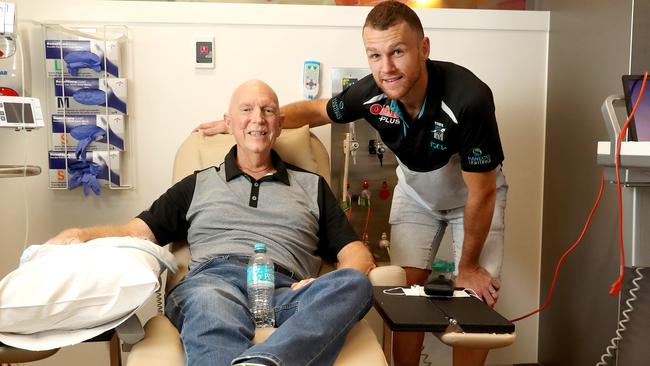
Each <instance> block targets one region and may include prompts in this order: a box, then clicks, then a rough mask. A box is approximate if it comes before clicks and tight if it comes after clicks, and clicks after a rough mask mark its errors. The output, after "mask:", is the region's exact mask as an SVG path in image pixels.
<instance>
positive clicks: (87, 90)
mask: <svg viewBox="0 0 650 366" xmlns="http://www.w3.org/2000/svg"><path fill="white" fill-rule="evenodd" d="M52 82H53V83H54V96H55V102H56V106H55V108H54V109H53V110H54V111H55V113H57V114H63V113H64V112H65V114H109V115H110V114H127V99H126V97H127V89H126V86H127V83H126V79H120V78H116V79H93V78H85V79H66V78H54V79H52Z"/></svg>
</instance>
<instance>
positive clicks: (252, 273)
mask: <svg viewBox="0 0 650 366" xmlns="http://www.w3.org/2000/svg"><path fill="white" fill-rule="evenodd" d="M246 281H247V282H248V284H265V285H270V286H273V285H274V283H275V273H274V271H273V266H249V267H248V270H247V272H246Z"/></svg>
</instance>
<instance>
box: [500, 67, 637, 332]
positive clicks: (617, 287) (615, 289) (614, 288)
mask: <svg viewBox="0 0 650 366" xmlns="http://www.w3.org/2000/svg"><path fill="white" fill-rule="evenodd" d="M647 79H648V72H647V71H646V72H645V73H644V74H643V83H642V84H641V90H640V91H639V96H638V97H637V99H636V102H635V103H634V108H632V112H630V115H629V116H628V118H627V121H626V122H625V124H624V125H623V127H622V128H621V132H620V134H619V136H618V140H617V143H616V154H615V166H616V187H617V199H618V234H619V249H620V252H621V269H620V272H619V276H618V278H617V279H616V280H615V281H614V283H612V285H611V287H610V290H609V294H610V295H612V296H615V295H618V293H619V292H620V291H621V285H622V283H623V273H624V271H625V248H624V246H623V199H622V192H621V179H620V171H619V166H620V152H621V143H622V141H623V137H624V136H625V132H626V131H627V128H628V126H629V124H630V121H631V120H632V117H634V114H635V113H636V110H637V107H638V106H639V102H640V101H641V96H642V95H643V92H644V90H645V85H646V81H647ZM604 185H605V177H604V176H603V174H602V172H601V175H600V191H599V192H598V197H597V198H596V203H595V204H594V206H593V207H592V209H591V212H590V213H589V217H588V218H587V222H586V223H585V226H584V228H583V229H582V233H581V234H580V237H579V238H578V240H576V242H575V243H573V245H572V246H571V247H570V248H569V249H568V250H567V251H566V252H564V254H563V255H562V257H560V260H559V261H558V263H557V266H556V267H555V274H554V276H553V281H552V282H551V288H550V289H549V292H548V296H547V297H546V302H545V303H544V305H543V306H541V307H540V308H538V309H537V310H535V311H533V312H531V313H529V314H526V315H524V316H520V317H518V318H515V319H512V320H510V321H511V322H513V323H514V322H517V321H519V320H523V319H526V318H528V317H530V316H532V315H534V314H537V313H539V312H541V311H543V310H544V309H546V307H547V306H548V305H549V304H550V302H551V298H552V297H553V290H554V289H555V284H556V282H557V278H558V275H559V272H560V267H561V266H562V263H563V262H564V259H565V258H566V256H567V255H568V254H569V253H571V252H572V251H573V250H574V249H575V248H576V247H577V246H578V245H579V244H580V242H581V241H582V238H583V237H584V235H585V233H586V231H587V228H588V227H589V224H590V223H591V219H592V217H593V215H594V213H595V212H596V208H597V207H598V204H599V203H600V199H601V197H602V195H603V189H604Z"/></svg>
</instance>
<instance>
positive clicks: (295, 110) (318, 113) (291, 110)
mask: <svg viewBox="0 0 650 366" xmlns="http://www.w3.org/2000/svg"><path fill="white" fill-rule="evenodd" d="M328 101H329V99H315V100H303V101H300V102H295V103H291V104H287V105H285V106H284V107H282V108H280V113H281V114H282V115H283V116H284V124H283V126H282V127H283V128H297V127H302V126H304V125H306V124H308V125H309V126H310V127H317V126H322V125H324V124H327V123H330V122H332V121H331V120H330V118H329V116H328V115H327V102H328ZM194 130H195V131H201V132H203V134H205V135H208V136H211V135H216V134H219V133H230V131H229V130H228V127H226V123H225V122H224V121H212V122H206V123H202V124H200V125H199V126H198V127H197V128H196V129H194Z"/></svg>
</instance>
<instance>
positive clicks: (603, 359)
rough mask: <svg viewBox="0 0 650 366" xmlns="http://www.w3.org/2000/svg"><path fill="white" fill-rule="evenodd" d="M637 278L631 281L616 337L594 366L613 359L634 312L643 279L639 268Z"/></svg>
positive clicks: (601, 365)
mask: <svg viewBox="0 0 650 366" xmlns="http://www.w3.org/2000/svg"><path fill="white" fill-rule="evenodd" d="M635 272H636V274H637V276H636V277H635V278H634V279H633V280H632V288H631V289H630V292H629V298H628V299H627V300H626V301H625V305H626V306H627V308H626V309H625V310H623V312H622V313H621V317H622V318H623V319H621V321H619V322H618V328H617V329H616V337H614V338H612V340H611V345H609V346H608V347H607V349H606V350H605V353H604V354H603V355H602V357H600V362H599V363H597V364H596V366H607V359H608V358H611V359H613V358H614V353H613V352H614V351H615V350H617V349H618V343H619V342H620V341H622V340H623V332H624V331H625V330H626V329H627V328H626V327H625V324H626V323H627V322H629V321H630V313H631V312H632V310H634V306H632V303H633V302H634V301H635V300H636V299H637V296H636V293H637V291H639V289H641V285H640V284H639V281H641V280H642V279H643V274H642V273H641V268H638V267H637V268H636V270H635Z"/></svg>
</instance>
